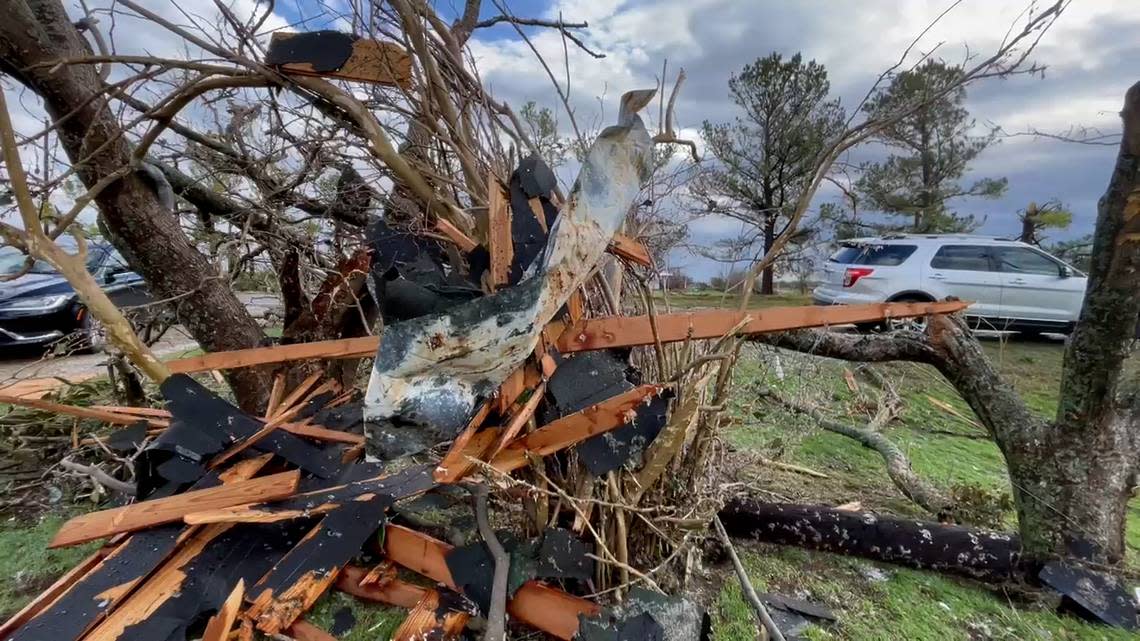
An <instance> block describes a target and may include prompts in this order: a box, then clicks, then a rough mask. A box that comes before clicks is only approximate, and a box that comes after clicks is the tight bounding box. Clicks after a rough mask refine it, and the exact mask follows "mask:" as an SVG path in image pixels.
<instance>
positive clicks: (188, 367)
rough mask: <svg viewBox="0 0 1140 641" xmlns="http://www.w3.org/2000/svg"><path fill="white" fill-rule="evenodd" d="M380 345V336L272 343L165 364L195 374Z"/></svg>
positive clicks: (347, 354)
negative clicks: (286, 343)
mask: <svg viewBox="0 0 1140 641" xmlns="http://www.w3.org/2000/svg"><path fill="white" fill-rule="evenodd" d="M379 347H380V337H379V336H360V337H357V338H341V339H337V340H331V341H317V342H313V343H293V344H292V345H271V346H269V347H254V348H250V349H237V350H232V351H228V352H210V353H208V354H202V355H200V356H191V357H189V358H179V359H175V360H171V361H166V366H167V367H168V368H169V369H170V371H171V373H174V374H192V373H195V372H204V371H206V370H211V369H220V370H225V369H236V368H239V367H254V366H256V365H268V364H271V363H287V362H291V361H301V360H307V359H314V358H320V359H333V358H360V357H361V356H375V354H376V350H377V348H379Z"/></svg>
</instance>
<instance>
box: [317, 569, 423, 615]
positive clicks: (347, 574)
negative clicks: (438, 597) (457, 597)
mask: <svg viewBox="0 0 1140 641" xmlns="http://www.w3.org/2000/svg"><path fill="white" fill-rule="evenodd" d="M368 573H369V571H368V570H366V569H364V568H362V567H360V566H356V565H348V566H345V568H344V569H343V570H341V573H340V576H338V577H337V580H336V588H337V589H338V590H340V591H341V592H344V593H345V594H351V595H352V596H354V597H356V598H358V599H366V600H368V601H376V602H377V603H387V604H388V605H395V606H398V607H401V608H414V607H416V604H417V603H419V602H420V599H422V598H423V597H424V594H426V593H427V591H428V589H427V588H425V587H423V586H420V585H414V584H412V583H408V582H407V581H402V580H400V579H399V578H397V577H395V576H390V577H384V578H382V579H381V580H380V581H377V582H376V583H370V584H367V585H365V584H362V583H361V582H362V581H363V580H364V578H365V576H366V575H367V574H368ZM393 574H395V573H394V572H393Z"/></svg>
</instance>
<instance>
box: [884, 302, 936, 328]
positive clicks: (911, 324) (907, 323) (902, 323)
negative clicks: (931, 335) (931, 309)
mask: <svg viewBox="0 0 1140 641" xmlns="http://www.w3.org/2000/svg"><path fill="white" fill-rule="evenodd" d="M891 302H892V303H929V302H930V301H929V300H927V299H925V298H919V297H917V296H903V297H902V298H896V299H895V300H892V301H891ZM883 325H884V326H885V329H886V331H890V332H894V331H897V330H902V329H905V330H910V331H912V332H925V331H926V317H925V316H918V317H915V318H888V319H887V320H886V321H884V322H883Z"/></svg>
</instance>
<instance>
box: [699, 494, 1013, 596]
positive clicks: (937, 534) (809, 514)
mask: <svg viewBox="0 0 1140 641" xmlns="http://www.w3.org/2000/svg"><path fill="white" fill-rule="evenodd" d="M719 518H720V520H721V522H722V523H723V524H724V528H725V531H726V532H727V533H728V534H730V535H731V536H733V537H736V538H751V539H754V540H757V541H762V542H764V543H776V544H779V545H794V546H798V547H803V548H808V549H813V550H822V551H825V552H835V553H839V554H849V555H853V556H860V557H864V558H868V559H874V560H876V561H886V562H888V563H895V564H899V565H905V566H908V567H913V568H919V569H931V570H937V571H940V572H950V573H953V574H959V575H964V576H969V577H972V578H975V579H981V580H984V581H1005V580H1008V579H1010V578H1011V577H1013V576H1014V575H1015V574H1016V573H1017V572H1018V571H1019V570H1020V569H1021V539H1020V537H1018V536H1017V535H1016V534H1007V533H1004V532H993V531H987V530H980V529H975V528H967V527H962V526H958V525H946V524H943V523H932V522H923V521H916V520H914V519H902V518H894V517H889V516H882V515H879V514H875V513H873V512H868V511H859V512H852V511H847V510H839V509H836V508H832V507H826V506H822V505H795V504H790V503H767V502H764V501H760V500H758V499H755V498H750V497H738V498H734V499H732V500H730V501H729V502H728V504H727V505H725V506H724V508H722V509H721V511H720V514H719Z"/></svg>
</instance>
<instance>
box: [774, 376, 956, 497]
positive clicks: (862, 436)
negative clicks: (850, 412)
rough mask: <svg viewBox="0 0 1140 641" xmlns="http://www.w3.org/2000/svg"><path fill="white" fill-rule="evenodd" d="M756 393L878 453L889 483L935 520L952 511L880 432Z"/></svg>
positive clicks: (904, 456) (782, 399)
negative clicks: (883, 463) (885, 467)
mask: <svg viewBox="0 0 1140 641" xmlns="http://www.w3.org/2000/svg"><path fill="white" fill-rule="evenodd" d="M760 394H761V395H762V396H765V397H767V398H769V399H771V400H772V401H773V402H775V403H778V404H779V405H781V406H783V407H784V408H785V409H787V410H788V411H791V412H795V413H797V414H803V415H805V416H808V417H810V418H811V419H812V420H814V421H815V422H816V424H818V425H819V426H820V427H822V428H823V429H825V430H827V431H829V432H834V433H836V434H842V435H843V436H846V437H848V438H852V439H855V440H856V441H858V442H859V443H860V444H862V445H863V446H864V447H868V448H870V449H872V450H875V451H876V452H878V453H879V455H880V456H882V457H883V461H884V462H885V463H886V464H887V476H889V477H890V479H891V482H892V483H894V485H895V487H897V488H898V489H899V491H900V492H902V493H903V494H904V495H906V497H907V498H908V499H910V500H912V501H914V502H915V503H916V504H917V505H918V506H919V507H921V508H922V509H924V510H926V511H927V512H930V513H931V514H933V515H935V516H937V517H938V518H939V519H944V518H946V517H948V516H949V515H950V513H951V512H952V510H953V505H954V502H953V501H951V500H950V499H949V498H948V497H947V496H945V495H944V494H942V492H940V491H939V490H937V489H936V488H934V487H933V486H932V485H930V484H929V483H927V482H926V481H925V480H923V479H922V478H921V477H920V476H918V475H917V474H915V472H914V470H913V469H912V468H911V466H910V460H909V459H908V458H907V456H906V454H904V453H903V451H902V450H901V449H899V447H898V446H897V445H895V444H894V443H892V442H891V440H890V439H888V438H887V437H886V436H884V435H883V434H881V433H879V432H876V431H874V430H872V429H867V428H860V427H855V426H854V425H848V424H846V423H840V422H839V421H836V420H833V419H831V418H828V417H827V416H824V414H823V412H820V411H819V410H818V409H815V408H812V407H807V406H806V405H801V404H799V403H794V402H792V401H790V400H788V399H786V398H784V397H782V396H780V395H779V394H776V393H775V392H773V391H771V390H762V391H761V392H760Z"/></svg>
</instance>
